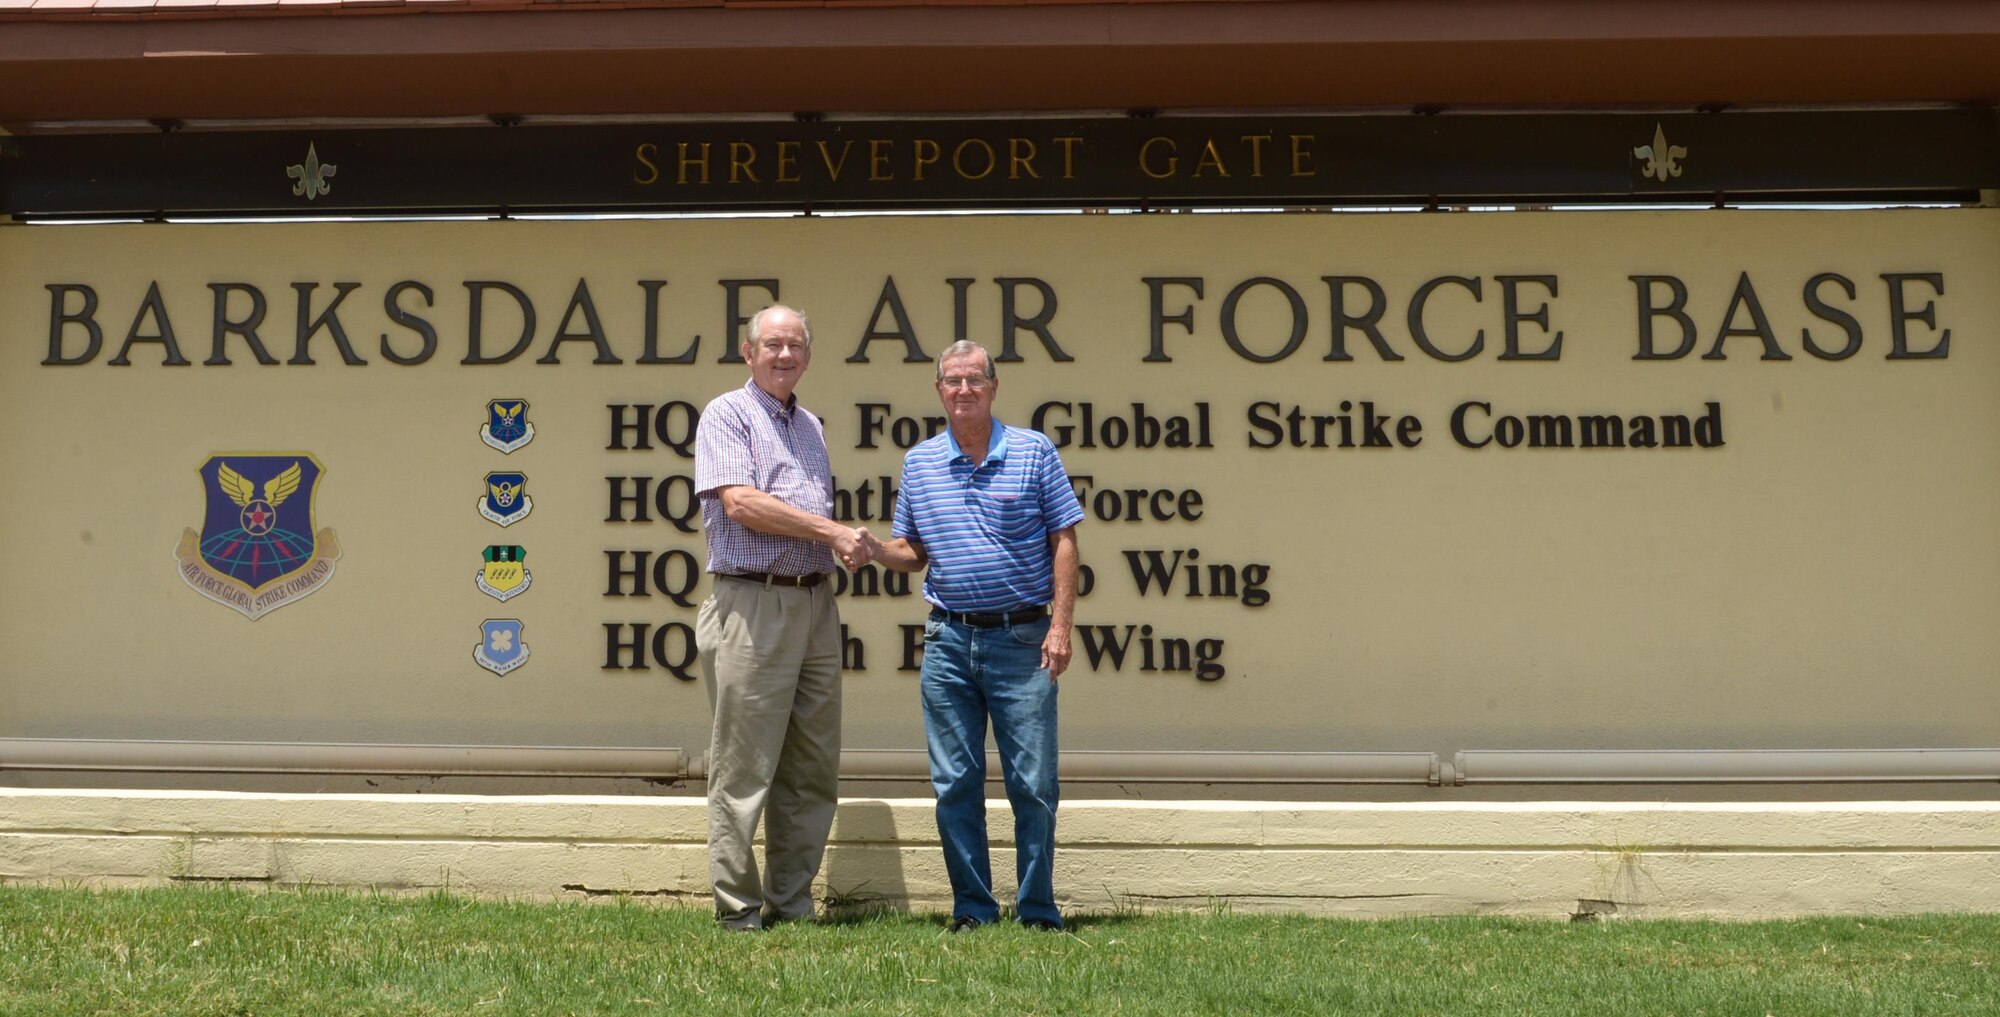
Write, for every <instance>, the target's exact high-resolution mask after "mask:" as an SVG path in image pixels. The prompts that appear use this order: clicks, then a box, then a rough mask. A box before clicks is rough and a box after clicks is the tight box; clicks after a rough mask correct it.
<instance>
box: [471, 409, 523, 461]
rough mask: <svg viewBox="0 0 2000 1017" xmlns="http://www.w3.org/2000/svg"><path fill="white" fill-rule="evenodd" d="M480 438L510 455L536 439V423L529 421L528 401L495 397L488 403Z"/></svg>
mask: <svg viewBox="0 0 2000 1017" xmlns="http://www.w3.org/2000/svg"><path fill="white" fill-rule="evenodd" d="M479 440H480V441H483V442H485V443H486V444H488V445H491V446H493V447H494V448H497V449H499V450H500V451H502V452H505V453H508V454H509V455H512V454H513V452H514V450H515V449H517V448H520V447H521V446H523V445H526V444H527V443H529V442H531V441H534V440H535V425H533V424H530V423H528V401H527V400H526V399H495V400H493V401H492V402H489V403H487V404H486V423H484V424H481V425H480V427H479Z"/></svg>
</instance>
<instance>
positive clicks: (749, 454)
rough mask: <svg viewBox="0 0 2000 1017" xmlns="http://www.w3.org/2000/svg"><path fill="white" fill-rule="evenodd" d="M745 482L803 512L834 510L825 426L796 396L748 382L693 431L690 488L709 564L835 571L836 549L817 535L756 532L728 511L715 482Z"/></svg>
mask: <svg viewBox="0 0 2000 1017" xmlns="http://www.w3.org/2000/svg"><path fill="white" fill-rule="evenodd" d="M732 484H748V485H749V486H751V487H754V488H756V489H757V490H759V491H762V492H764V493H765V494H768V495H770V496H772V497H773V498H776V499H778V500H779V501H782V502H784V503H785V504H787V505H790V506H791V507H793V508H795V509H798V510H799V511H801V512H810V513H812V514H813V515H817V516H827V517H829V518H831V517H832V515H833V466H832V464H831V463H830V462H829V461H828V460H827V455H826V432H825V431H824V430H822V429H821V428H820V423H819V418H818V417H815V416H813V415H812V413H811V412H809V411H807V410H806V409H805V408H803V407H801V406H800V405H799V400H798V397H797V396H796V395H794V396H793V397H792V399H791V400H790V401H789V402H784V403H781V402H779V401H777V400H776V399H773V398H772V397H771V394H770V393H769V392H766V391H764V390H763V389H761V388H758V387H757V383H756V382H755V381H746V382H744V383H743V387H742V388H739V389H737V390H736V391H734V392H725V393H723V394H722V395H720V396H717V397H716V398H715V401H714V402H711V403H709V404H708V406H707V407H706V408H705V409H703V410H702V411H701V423H700V424H699V425H698V426H697V427H696V428H695V434H694V488H695V494H696V495H698V496H699V497H700V498H701V525H702V529H703V530H705V531H706V532H707V534H708V570H709V571H710V572H717V573H730V572H771V573H775V574H777V575H781V576H803V575H811V574H812V573H815V572H831V571H833V549H832V548H830V547H827V546H826V545H825V544H822V543H820V542H818V541H816V540H806V539H804V538H802V537H781V536H778V535H776V534H771V533H760V532H758V531H756V530H753V529H751V528H749V527H747V526H744V525H743V524H742V523H739V522H736V521H735V520H733V519H731V518H729V514H728V513H727V512H724V511H723V510H722V498H721V496H719V495H717V494H716V491H717V490H718V489H720V488H724V487H728V486H730V485H732Z"/></svg>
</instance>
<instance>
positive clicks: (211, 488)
mask: <svg viewBox="0 0 2000 1017" xmlns="http://www.w3.org/2000/svg"><path fill="white" fill-rule="evenodd" d="M196 472H197V473H199V474H200V475H201V480H202V492H203V494H204V495H205V496H206V499H207V504H206V506H205V509H204V512H203V517H202V524H201V532H200V533H196V532H195V531H194V530H192V529H190V530H188V531H187V532H186V533H184V534H182V536H181V542H180V546H179V547H178V548H176V549H175V550H174V557H175V559H177V560H178V561H179V563H180V574H181V579H183V580H185V581H186V582H187V584H188V586H190V587H192V588H193V589H194V591H195V592H196V593H199V594H201V595H202V596H204V597H207V598H208V599H210V600H213V601H215V602H216V603H218V604H224V605H227V606H229V607H231V608H234V609H236V610H237V611H240V612H242V613H243V616H244V617H246V618H249V619H250V620H251V621H256V620H257V619H259V618H261V617H263V616H264V615H266V614H268V613H270V612H271V611H275V610H277V609H278V608H281V607H284V606H285V605H287V604H290V603H292V602H294V601H296V600H298V599H300V598H301V597H304V596H306V595H307V594H310V593H313V592H314V591H316V590H318V589H319V588H320V587H321V586H323V585H325V583H326V581H327V580H328V579H331V578H333V564H334V562H335V561H337V560H339V558H340V541H339V539H338V538H337V537H335V536H334V533H333V530H332V529H331V528H327V529H322V530H320V531H319V532H317V533H314V532H313V499H314V496H315V495H316V494H318V491H319V479H320V476H321V475H322V474H323V473H324V472H325V471H324V469H323V468H322V467H321V466H320V464H319V460H317V459H314V458H313V457H312V456H311V455H310V454H308V453H304V452H245V453H237V454H224V455H214V456H210V457H209V458H208V461H207V462H204V463H202V464H201V467H200V469H198V470H197V471H196Z"/></svg>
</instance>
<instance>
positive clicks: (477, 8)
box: [0, 0, 1276, 21]
mask: <svg viewBox="0 0 2000 1017" xmlns="http://www.w3.org/2000/svg"><path fill="white" fill-rule="evenodd" d="M1182 2H1187V0H0V21H85V20H88V21H99V20H135V19H153V18H189V17H194V18H263V17H272V16H279V15H290V14H393V13H416V12H421V11H436V10H439V9H441V8H442V9H449V10H453V11H462V12H468V13H470V12H480V13H484V12H496V11H529V10H544V11H546V10H565V11H574V10H629V9H644V8H662V7H712V8H732V9H751V10H771V9H778V8H788V7H818V8H840V7H1020V6H1083V5H1103V4H1106V3H1109V4H1112V5H1123V4H1146V3H1182ZM1205 2H1210V3H1215V2H1225V3H1268V2H1276V0H1205Z"/></svg>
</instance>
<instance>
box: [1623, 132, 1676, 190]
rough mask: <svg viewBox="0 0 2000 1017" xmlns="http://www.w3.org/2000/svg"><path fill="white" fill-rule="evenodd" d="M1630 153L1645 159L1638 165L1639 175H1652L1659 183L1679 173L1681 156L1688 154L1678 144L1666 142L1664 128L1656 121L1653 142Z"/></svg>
mask: <svg viewBox="0 0 2000 1017" xmlns="http://www.w3.org/2000/svg"><path fill="white" fill-rule="evenodd" d="M1632 154H1633V155H1634V156H1637V157H1638V158H1641V159H1644V160H1646V164H1645V165H1644V166H1641V167H1639V175H1640V176H1642V177H1652V178H1653V179H1655V180H1658V181H1659V182H1661V183H1666V182H1667V178H1668V177H1677V176H1680V175H1681V157H1682V156H1684V155H1686V154H1688V150H1687V149H1685V148H1682V147H1681V146H1679V145H1669V144H1667V132H1666V129H1665V128H1663V127H1661V126H1660V124H1659V122H1658V121H1654V123H1653V143H1652V144H1650V145H1640V146H1639V147H1638V148H1635V149H1633V150H1632Z"/></svg>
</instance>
